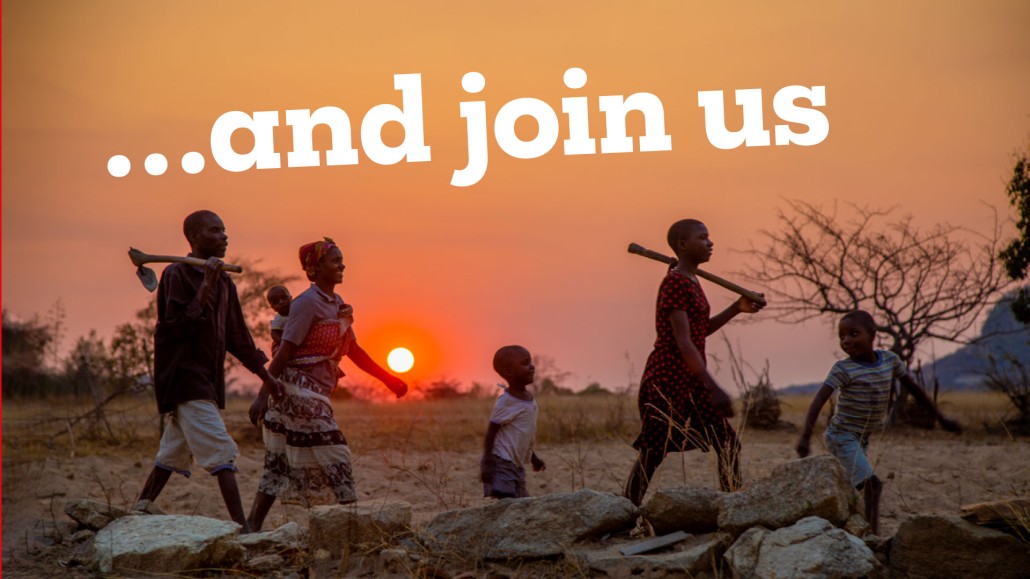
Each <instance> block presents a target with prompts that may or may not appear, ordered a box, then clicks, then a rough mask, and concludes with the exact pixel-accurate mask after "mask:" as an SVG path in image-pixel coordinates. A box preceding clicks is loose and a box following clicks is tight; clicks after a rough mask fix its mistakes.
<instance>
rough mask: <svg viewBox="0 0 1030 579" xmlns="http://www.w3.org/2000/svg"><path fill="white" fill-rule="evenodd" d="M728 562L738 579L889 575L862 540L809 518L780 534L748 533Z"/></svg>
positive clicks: (758, 530)
mask: <svg viewBox="0 0 1030 579" xmlns="http://www.w3.org/2000/svg"><path fill="white" fill-rule="evenodd" d="M726 561H727V562H728V563H729V565H730V568H731V569H732V571H733V576H734V577H739V578H741V579H750V578H755V579H764V578H769V579H773V578H779V577H792V578H795V579H807V578H811V579H817V578H818V579H842V578H846V577H847V578H852V577H853V578H856V579H858V578H860V577H866V578H873V577H883V576H885V573H884V569H883V566H881V565H880V563H879V562H878V561H877V560H876V557H875V556H874V555H873V552H872V551H871V550H870V549H869V547H867V546H866V545H865V543H863V542H862V540H861V539H859V538H858V537H855V536H853V535H849V534H848V533H846V532H844V531H842V530H841V529H838V528H835V527H834V526H833V525H831V524H830V522H829V521H827V520H826V519H820V518H819V517H807V518H804V519H801V520H800V521H798V522H797V524H795V525H793V526H791V527H786V528H782V529H778V530H776V531H770V530H768V529H763V528H761V527H755V528H752V529H749V530H748V531H747V532H745V533H744V534H743V535H741V536H740V538H739V539H737V542H736V543H734V544H733V546H732V547H730V549H729V550H728V551H726Z"/></svg>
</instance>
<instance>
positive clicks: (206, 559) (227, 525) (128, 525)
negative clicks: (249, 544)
mask: <svg viewBox="0 0 1030 579" xmlns="http://www.w3.org/2000/svg"><path fill="white" fill-rule="evenodd" d="M239 534H240V526H239V525H237V524H236V523H232V522H228V521H219V520H216V519H209V518H207V517H191V516H186V515H151V516H146V517H123V518H120V519H118V520H116V521H114V522H113V523H111V524H110V525H108V526H106V527H104V528H103V529H102V530H100V532H98V533H97V534H96V536H95V537H93V562H94V565H95V566H96V568H97V570H98V571H100V572H101V573H114V572H119V573H127V574H130V575H131V574H133V573H138V572H140V571H146V572H147V573H180V572H184V571H189V570H191V569H227V568H232V567H234V566H236V565H237V564H239V563H240V562H241V561H242V560H243V554H244V549H243V546H241V545H240V544H239V542H238V541H237V537H239Z"/></svg>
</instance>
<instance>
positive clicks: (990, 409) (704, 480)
mask: <svg viewBox="0 0 1030 579" xmlns="http://www.w3.org/2000/svg"><path fill="white" fill-rule="evenodd" d="M810 402H811V398H810V397H808V396H784V397H782V398H781V407H782V412H783V413H782V416H781V418H782V419H783V420H785V421H787V422H791V423H794V424H795V425H799V426H800V425H801V423H802V420H803V417H804V414H805V412H806V410H807V408H808V405H809V403H810ZM939 402H940V406H941V408H942V410H943V411H944V413H945V414H947V415H949V416H951V417H953V418H956V419H957V420H959V421H960V422H961V423H962V425H963V426H964V427H965V428H966V431H965V432H964V433H963V434H962V435H960V436H954V435H951V434H948V433H943V432H940V431H932V432H928V431H921V430H914V429H898V430H892V431H888V432H885V433H882V434H881V435H879V436H876V437H874V440H873V444H872V447H871V449H872V453H871V458H872V459H873V461H874V466H875V468H876V469H877V472H878V473H880V474H881V478H883V479H884V480H885V481H886V483H887V485H886V488H885V492H884V503H883V506H882V515H881V517H882V521H881V523H882V525H883V526H884V528H885V529H886V530H887V532H888V533H889V532H892V531H893V530H894V529H896V528H897V526H898V525H899V524H900V522H901V521H902V520H904V519H905V518H906V517H907V516H909V515H910V514H913V513H931V512H953V513H954V512H957V510H958V507H959V506H960V505H962V504H967V503H970V502H981V501H988V500H996V499H1002V498H1011V497H1015V496H1027V495H1030V481H1027V480H1026V477H1025V475H1024V476H1020V475H1019V474H1017V473H1014V472H1010V471H1011V469H1010V468H1009V466H1008V465H1010V464H1019V461H1023V463H1024V464H1025V461H1027V460H1030V440H1027V439H1025V438H1022V439H1020V438H1017V437H1013V436H1010V435H1008V434H1006V433H1004V431H1000V433H999V430H998V426H999V425H1000V424H1001V423H1002V422H1003V420H1004V418H1005V417H1006V416H1007V415H1010V414H1011V407H1010V405H1009V403H1008V400H1007V399H1006V398H1005V397H1004V396H1003V395H1000V394H995V393H945V394H942V395H941V397H940V400H939ZM249 405H250V399H247V398H233V399H230V401H229V404H228V408H227V409H226V411H225V413H224V416H225V419H226V423H227V425H228V426H229V429H230V432H231V433H232V434H233V436H234V438H235V439H236V440H237V442H238V443H239V445H240V448H241V453H242V454H241V457H240V460H239V463H240V466H241V469H243V470H242V472H241V474H240V476H239V481H240V485H241V490H242V491H243V495H244V502H245V506H248V505H249V502H250V498H251V497H252V496H253V492H254V490H256V485H257V480H258V479H259V478H260V471H261V460H262V446H261V441H260V436H259V435H258V431H257V429H255V428H254V427H253V426H251V425H250V424H249V422H248V420H247V410H248V408H249ZM492 405H493V400H492V399H490V400H471V399H460V400H450V401H410V402H408V401H402V402H399V403H388V404H369V403H361V402H354V401H338V402H335V403H334V409H335V412H336V417H337V422H338V423H339V424H340V427H341V429H342V431H343V432H344V434H345V435H346V437H347V439H348V441H349V442H350V445H351V449H352V452H353V455H354V460H355V464H354V468H355V478H356V480H357V482H358V488H359V494H360V496H361V498H363V499H367V498H375V499H377V500H379V499H383V500H404V501H407V502H409V503H411V504H412V507H413V512H414V516H415V524H416V525H418V524H421V523H424V522H425V521H427V520H429V519H430V518H432V517H433V516H435V514H437V513H439V512H441V511H443V510H447V509H452V508H459V507H467V506H478V505H483V504H486V503H487V502H488V500H487V499H484V498H482V491H481V485H480V483H479V482H478V470H479V456H480V455H481V454H482V445H483V434H484V432H485V430H486V426H487V419H488V417H489V415H490V410H491V408H492ZM539 406H540V419H539V424H538V430H537V449H538V453H539V454H540V456H541V458H543V459H544V460H545V461H546V462H547V464H548V468H547V470H546V471H545V472H543V473H534V472H530V473H529V474H528V479H529V481H528V482H529V488H530V492H531V494H534V495H542V494H548V493H555V492H568V491H572V490H576V489H579V488H583V487H587V488H592V489H596V490H600V491H607V492H616V493H618V492H621V490H622V486H623V484H624V482H625V479H626V475H627V474H628V471H629V468H630V465H631V464H632V462H633V459H634V457H635V452H634V451H633V449H632V448H631V447H630V445H629V443H630V442H631V441H632V439H633V437H635V436H636V434H637V431H638V429H639V418H638V416H637V409H636V399H635V397H634V396H628V395H613V396H542V397H540V398H539ZM89 409H90V405H89V404H88V403H87V402H85V401H83V402H81V403H76V402H75V401H72V400H53V401H47V402H22V401H12V400H7V401H5V404H4V411H5V413H4V417H3V418H4V420H3V434H4V436H3V468H4V477H3V491H4V492H3V499H4V501H3V502H4V505H3V515H4V517H3V530H4V537H5V539H8V538H9V539H10V540H9V541H5V542H4V560H5V565H4V566H5V567H7V562H8V556H9V553H10V550H9V549H17V550H19V552H21V553H28V552H40V551H38V550H37V551H33V549H35V548H36V547H34V541H35V540H36V539H34V538H33V537H35V536H37V535H38V529H39V527H40V523H39V522H40V521H43V522H44V523H45V525H46V526H49V527H54V526H56V523H57V522H62V523H63V522H64V521H65V520H66V519H65V518H64V517H63V515H62V508H63V503H64V502H65V501H66V500H70V499H74V498H80V497H81V498H93V499H95V500H104V499H106V500H109V501H111V502H112V503H113V504H116V505H118V506H126V505H128V504H131V501H132V500H133V498H134V495H135V493H137V492H138V491H139V487H140V486H141V485H142V483H143V480H144V479H145V478H146V475H147V472H148V470H149V469H150V467H151V465H152V464H153V456H154V453H155V452H156V450H157V445H158V417H157V413H156V410H155V407H154V403H153V400H152V398H151V397H149V396H145V395H141V396H139V397H134V398H133V397H129V398H125V399H120V400H116V401H115V402H114V403H112V404H111V405H110V406H109V408H108V412H107V415H108V419H109V421H110V423H111V433H109V432H108V431H107V428H106V427H98V426H97V425H91V424H89V423H88V422H87V421H83V422H80V423H79V424H78V425H77V426H76V427H74V428H73V435H74V436H68V435H67V434H61V435H59V436H54V435H55V433H58V432H60V431H62V430H63V429H65V427H66V424H67V423H68V421H69V419H74V417H76V416H80V415H82V414H83V413H85V412H86V411H88V410H89ZM824 418H825V414H824ZM734 424H735V426H736V427H737V429H738V432H739V433H740V438H741V441H742V444H743V455H742V461H741V462H742V471H743V478H744V481H745V484H746V483H747V482H748V481H749V480H754V479H755V478H757V477H761V476H765V475H766V474H768V472H769V471H770V470H771V469H772V468H774V467H775V466H777V465H779V464H782V463H783V462H784V461H786V460H790V459H792V458H794V456H795V455H794V452H793V445H794V442H795V441H796V437H797V433H796V432H793V433H792V432H787V431H783V430H771V431H769V430H758V429H753V428H748V427H747V425H745V424H741V423H740V422H739V413H738V418H737V419H734ZM985 425H986V426H985ZM822 427H823V425H822V424H820V425H819V426H818V427H817V433H818V431H820V430H821V428H822ZM112 433H113V434H112ZM818 438H819V437H818V435H817V436H816V437H814V438H813V452H814V453H816V454H818V453H821V452H824V451H823V450H822V449H821V448H820V447H819V444H820V442H819V440H817V439H818ZM712 454H713V453H708V454H703V453H698V452H691V453H681V454H678V455H671V456H670V457H669V459H668V460H667V461H666V462H665V463H664V464H663V466H662V468H661V469H659V472H658V473H657V474H656V477H655V478H656V480H655V481H654V483H653V484H652V489H657V488H663V487H672V486H679V485H683V484H688V485H692V486H703V487H707V488H717V486H718V482H717V479H716V475H715V470H716V469H715V457H714V456H713V455H712ZM1013 461H1015V462H1013ZM159 501H160V502H162V503H163V504H161V506H162V508H164V509H165V510H166V511H167V512H174V513H179V514H199V515H204V516H213V517H216V518H221V519H224V518H225V517H226V514H225V512H224V506H223V505H222V504H221V500H220V497H219V495H218V491H217V485H215V484H213V483H212V481H210V480H208V479H207V478H205V477H203V476H194V477H193V478H191V479H189V480H183V479H181V478H178V477H177V478H176V479H174V480H173V481H172V482H171V483H169V486H168V488H167V490H166V491H165V492H164V493H163V494H162V497H161V499H159ZM306 520H307V516H306V514H305V512H304V511H303V510H302V509H300V507H294V506H284V505H279V504H278V503H277V505H276V507H275V508H274V509H273V511H272V513H270V515H269V519H268V528H274V527H275V526H278V525H281V524H283V523H285V522H288V521H300V522H301V523H302V524H303V522H304V521H306ZM40 564H41V563H40ZM5 570H6V569H5ZM423 571H427V569H422V570H420V571H419V572H423ZM563 571H564V572H566V573H570V574H572V575H575V574H576V570H574V569H564V570H563ZM541 572H542V571H541ZM26 576H27V575H26Z"/></svg>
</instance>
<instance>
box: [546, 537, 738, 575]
mask: <svg viewBox="0 0 1030 579" xmlns="http://www.w3.org/2000/svg"><path fill="white" fill-rule="evenodd" d="M729 542H730V536H729V535H728V534H726V533H712V534H708V535H698V536H694V537H690V538H688V539H686V540H685V541H682V542H680V543H677V544H676V545H674V546H673V547H672V550H671V551H668V552H660V553H648V554H642V555H631V556H629V557H627V556H625V555H623V554H622V553H620V552H619V549H620V547H622V546H624V545H616V546H613V547H608V548H605V549H596V550H575V551H572V552H570V553H567V554H566V557H568V558H569V559H570V560H571V561H572V562H573V563H574V565H575V566H576V567H577V568H579V569H585V570H589V571H590V572H591V574H599V575H601V576H606V577H640V578H641V579H645V578H646V579H657V578H660V577H694V576H696V575H698V574H700V573H714V572H715V571H716V569H713V567H714V566H715V564H716V563H717V562H718V561H719V558H720V557H721V556H722V554H723V552H724V551H725V550H726V546H727V545H728V544H729Z"/></svg>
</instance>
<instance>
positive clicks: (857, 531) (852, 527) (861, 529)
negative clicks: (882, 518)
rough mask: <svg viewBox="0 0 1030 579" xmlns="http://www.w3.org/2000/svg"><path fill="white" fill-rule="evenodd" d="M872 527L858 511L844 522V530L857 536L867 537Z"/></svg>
mask: <svg viewBox="0 0 1030 579" xmlns="http://www.w3.org/2000/svg"><path fill="white" fill-rule="evenodd" d="M870 529H871V527H870V526H869V522H868V521H866V520H865V517H863V516H862V515H860V514H858V513H855V514H853V515H851V516H850V517H848V520H847V521H846V522H845V523H844V530H845V531H846V532H848V533H849V534H851V535H854V536H856V537H865V536H866V535H868V534H869V531H870Z"/></svg>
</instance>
